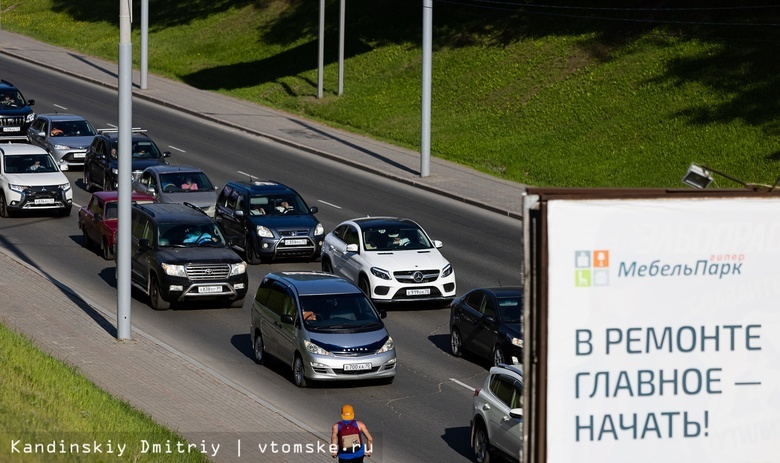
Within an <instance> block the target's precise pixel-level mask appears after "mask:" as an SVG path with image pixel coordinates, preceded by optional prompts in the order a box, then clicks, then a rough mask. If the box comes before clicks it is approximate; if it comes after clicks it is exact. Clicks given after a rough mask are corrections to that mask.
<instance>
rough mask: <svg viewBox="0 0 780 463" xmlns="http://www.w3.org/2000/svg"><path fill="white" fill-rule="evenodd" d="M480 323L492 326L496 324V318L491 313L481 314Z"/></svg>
mask: <svg viewBox="0 0 780 463" xmlns="http://www.w3.org/2000/svg"><path fill="white" fill-rule="evenodd" d="M482 324H484V325H486V326H493V325H495V324H496V318H495V317H494V316H492V315H483V316H482Z"/></svg>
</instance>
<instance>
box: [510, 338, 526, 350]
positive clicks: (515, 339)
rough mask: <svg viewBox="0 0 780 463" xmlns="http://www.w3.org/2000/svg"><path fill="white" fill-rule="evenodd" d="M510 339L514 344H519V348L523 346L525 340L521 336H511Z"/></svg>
mask: <svg viewBox="0 0 780 463" xmlns="http://www.w3.org/2000/svg"><path fill="white" fill-rule="evenodd" d="M509 340H510V341H511V342H512V345H513V346H517V347H519V348H521V349H522V348H523V340H522V339H520V338H509Z"/></svg>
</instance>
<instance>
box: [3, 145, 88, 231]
mask: <svg viewBox="0 0 780 463" xmlns="http://www.w3.org/2000/svg"><path fill="white" fill-rule="evenodd" d="M61 168H62V169H66V170H67V164H64V165H62V166H60V165H58V163H56V162H55V161H54V158H52V157H51V154H49V153H48V152H46V150H44V149H43V148H40V147H38V146H33V145H28V144H2V145H0V216H2V217H12V216H14V215H16V214H17V213H18V212H22V211H37V210H52V211H56V212H57V213H58V214H59V215H62V216H67V215H70V210H71V208H72V206H73V191H72V189H71V185H70V181H69V180H68V177H66V176H65V174H63V173H62V171H61V170H60V169H61Z"/></svg>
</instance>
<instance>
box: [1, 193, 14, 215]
mask: <svg viewBox="0 0 780 463" xmlns="http://www.w3.org/2000/svg"><path fill="white" fill-rule="evenodd" d="M0 216H2V217H5V218H8V217H13V213H12V212H11V211H10V210H9V209H8V203H6V202H5V195H4V194H2V193H0Z"/></svg>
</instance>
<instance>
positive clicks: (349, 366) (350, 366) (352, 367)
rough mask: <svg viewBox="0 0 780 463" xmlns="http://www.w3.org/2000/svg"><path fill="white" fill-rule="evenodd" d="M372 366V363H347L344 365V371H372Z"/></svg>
mask: <svg viewBox="0 0 780 463" xmlns="http://www.w3.org/2000/svg"><path fill="white" fill-rule="evenodd" d="M370 369H371V364H370V363H345V364H344V371H361V370H370Z"/></svg>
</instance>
